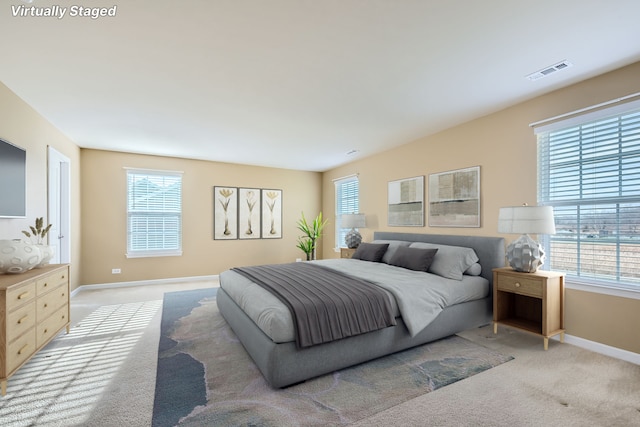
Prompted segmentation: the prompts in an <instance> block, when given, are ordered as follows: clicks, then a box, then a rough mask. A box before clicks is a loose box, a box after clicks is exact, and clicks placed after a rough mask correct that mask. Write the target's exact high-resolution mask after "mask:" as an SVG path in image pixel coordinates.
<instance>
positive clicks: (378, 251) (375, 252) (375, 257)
mask: <svg viewBox="0 0 640 427" xmlns="http://www.w3.org/2000/svg"><path fill="white" fill-rule="evenodd" d="M388 247H389V244H388V243H360V245H359V246H358V249H356V251H355V252H354V253H353V255H352V256H351V258H352V259H359V260H362V261H372V262H380V261H382V256H383V255H384V253H385V252H386V251H387V248H388Z"/></svg>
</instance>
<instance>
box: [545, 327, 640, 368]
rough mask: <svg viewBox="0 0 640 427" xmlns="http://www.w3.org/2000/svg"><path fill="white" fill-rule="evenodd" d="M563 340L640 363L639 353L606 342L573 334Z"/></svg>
mask: <svg viewBox="0 0 640 427" xmlns="http://www.w3.org/2000/svg"><path fill="white" fill-rule="evenodd" d="M553 339H555V340H560V338H559V337H558V336H555V337H553ZM564 342H566V343H567V344H573V345H575V346H576V347H580V348H584V349H586V350H590V351H593V352H596V353H600V354H604V355H605V356H610V357H615V358H616V359H620V360H624V361H626V362H631V363H635V364H636V365H640V354H638V353H634V352H632V351H627V350H623V349H621V348H617V347H611V346H609V345H606V344H601V343H599V342H595V341H589V340H586V339H584V338H580V337H576V336H573V335H567V334H565V336H564Z"/></svg>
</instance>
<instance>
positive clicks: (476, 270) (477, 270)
mask: <svg viewBox="0 0 640 427" xmlns="http://www.w3.org/2000/svg"><path fill="white" fill-rule="evenodd" d="M464 274H466V275H467V276H479V275H480V274H482V266H481V265H480V263H477V262H474V263H473V264H471V267H469V268H467V269H466V270H465V271H464Z"/></svg>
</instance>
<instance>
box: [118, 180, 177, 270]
mask: <svg viewBox="0 0 640 427" xmlns="http://www.w3.org/2000/svg"><path fill="white" fill-rule="evenodd" d="M174 255H182V174H181V173H180V172H166V171H148V170H134V169H130V170H128V171H127V256H128V257H146V256H174Z"/></svg>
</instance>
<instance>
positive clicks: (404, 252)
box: [389, 246, 438, 272]
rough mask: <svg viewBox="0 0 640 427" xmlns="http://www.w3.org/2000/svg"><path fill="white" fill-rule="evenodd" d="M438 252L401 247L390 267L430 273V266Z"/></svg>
mask: <svg viewBox="0 0 640 427" xmlns="http://www.w3.org/2000/svg"><path fill="white" fill-rule="evenodd" d="M436 252H438V250H437V249H420V248H410V247H407V246H399V247H398V248H397V250H396V251H395V253H394V254H393V257H392V258H391V261H389V264H390V265H395V266H397V267H403V268H408V269H409V270H415V271H425V272H426V271H428V270H429V266H431V263H432V262H433V257H434V256H435V255H436Z"/></svg>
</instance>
